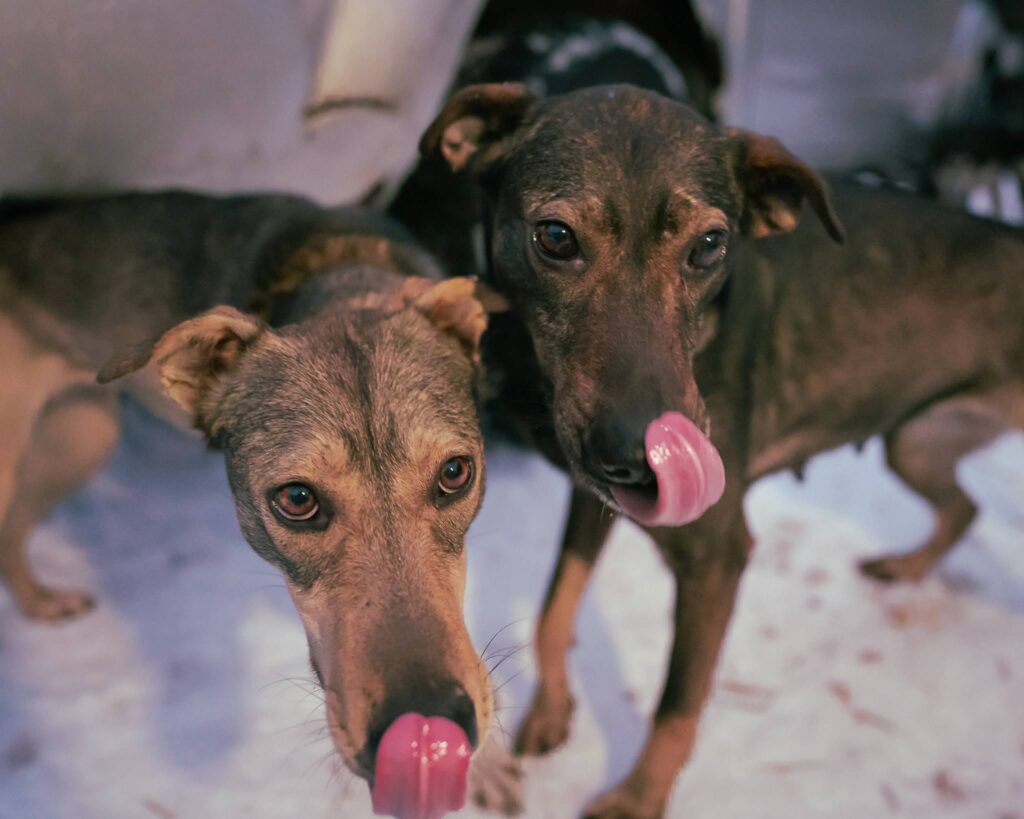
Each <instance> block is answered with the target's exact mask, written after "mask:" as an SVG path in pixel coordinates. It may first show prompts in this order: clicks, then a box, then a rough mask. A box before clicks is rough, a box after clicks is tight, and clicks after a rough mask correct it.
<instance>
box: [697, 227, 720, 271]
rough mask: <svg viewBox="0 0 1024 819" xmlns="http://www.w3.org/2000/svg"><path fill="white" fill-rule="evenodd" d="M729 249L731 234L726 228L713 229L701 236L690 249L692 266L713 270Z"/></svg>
mask: <svg viewBox="0 0 1024 819" xmlns="http://www.w3.org/2000/svg"><path fill="white" fill-rule="evenodd" d="M728 249H729V236H728V235H727V234H726V232H725V231H724V230H712V231H709V232H708V233H705V234H704V235H703V236H701V237H700V238H699V239H698V240H697V243H696V244H695V245H694V246H693V250H691V251H690V258H689V263H690V267H692V268H694V269H695V270H702V271H704V270H711V268H713V267H715V266H716V265H717V264H718V263H719V262H720V261H722V259H724V258H725V254H726V252H727V251H728Z"/></svg>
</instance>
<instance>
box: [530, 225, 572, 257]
mask: <svg viewBox="0 0 1024 819" xmlns="http://www.w3.org/2000/svg"><path fill="white" fill-rule="evenodd" d="M533 241H534V242H535V243H536V244H537V248H538V249H539V250H540V252H541V253H543V254H544V255H545V256H547V257H548V258H550V259H556V260H558V261H562V262H564V261H566V260H567V259H571V258H573V257H574V256H576V255H578V254H579V252H580V246H579V244H578V243H577V241H576V234H575V233H573V232H572V228H570V227H569V226H568V225H567V224H565V223H564V222H538V223H537V226H536V227H535V228H534V229H533Z"/></svg>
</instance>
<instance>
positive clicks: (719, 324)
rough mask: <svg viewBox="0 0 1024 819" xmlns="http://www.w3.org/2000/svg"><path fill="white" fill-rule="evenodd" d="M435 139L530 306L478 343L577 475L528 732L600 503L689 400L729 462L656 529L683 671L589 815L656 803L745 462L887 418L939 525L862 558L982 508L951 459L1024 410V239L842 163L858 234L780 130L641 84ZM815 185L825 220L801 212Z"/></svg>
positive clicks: (908, 565) (915, 559)
mask: <svg viewBox="0 0 1024 819" xmlns="http://www.w3.org/2000/svg"><path fill="white" fill-rule="evenodd" d="M421 149H422V152H423V153H424V155H425V157H426V158H427V159H428V160H429V159H430V158H431V157H437V156H441V157H443V158H444V159H445V160H446V161H447V163H448V164H449V165H450V166H451V167H452V168H454V169H456V170H467V171H468V172H469V173H470V174H471V175H472V176H473V177H475V178H476V179H477V180H478V181H479V183H480V185H481V187H482V190H483V191H484V195H485V200H486V203H487V209H488V211H489V213H490V220H489V224H488V225H487V233H488V247H489V261H490V267H491V269H490V271H489V275H490V276H491V277H492V281H491V283H492V284H493V285H495V286H496V287H497V288H498V289H499V291H501V292H502V293H503V294H504V295H506V296H507V297H508V298H509V301H510V302H511V304H512V308H513V312H512V314H511V315H510V317H509V318H508V319H507V320H502V321H500V322H498V321H496V322H495V323H494V324H493V326H492V329H491V331H490V332H489V333H488V337H487V338H485V342H484V344H485V360H487V361H488V362H489V366H490V365H491V364H493V365H495V368H496V369H497V370H499V371H500V372H501V373H502V375H503V380H502V382H501V383H502V385H503V394H502V404H503V406H504V407H505V408H506V409H508V410H510V411H511V413H512V414H513V415H515V416H516V417H517V418H519V419H520V420H521V421H522V423H523V424H524V426H525V427H526V428H527V429H528V430H529V431H530V432H531V433H532V434H533V439H534V441H535V442H537V444H538V446H539V447H540V448H541V449H542V450H543V451H545V453H546V454H548V455H549V456H550V457H552V458H554V459H555V460H556V461H557V462H559V463H561V464H563V465H565V466H566V467H567V468H568V469H569V470H570V472H571V474H572V477H573V479H574V481H575V483H576V485H577V487H578V488H577V489H576V490H575V491H574V493H573V498H572V508H571V510H570V514H569V521H568V525H567V528H566V531H565V535H564V539H563V542H562V552H561V555H560V558H559V562H558V566H557V569H556V572H555V576H554V579H553V581H552V584H551V586H550V589H549V592H548V595H547V600H546V602H545V605H544V611H543V614H542V616H541V619H540V623H539V626H538V630H537V641H536V650H537V658H538V664H539V676H540V681H539V688H538V691H537V693H536V697H535V699H534V702H533V705H532V707H531V709H530V711H529V713H528V714H527V717H526V719H525V721H524V723H523V725H522V727H521V729H520V733H519V737H518V745H519V748H520V749H521V750H522V751H523V752H526V753H543V752H546V751H549V750H551V749H552V748H555V747H557V746H558V745H560V744H561V743H562V742H563V741H564V740H565V737H566V735H567V732H568V729H569V722H570V716H571V712H572V697H571V695H570V691H569V684H568V672H567V667H566V654H567V651H568V649H569V647H570V645H571V644H572V623H573V618H574V615H575V612H576V609H577V606H578V604H579V601H580V597H581V595H582V593H583V590H584V588H585V585H586V583H587V579H588V577H589V575H590V573H591V570H592V568H593V565H594V561H595V559H596V557H597V555H598V553H599V551H600V549H601V545H602V542H603V541H604V539H605V537H606V535H607V533H608V530H609V528H610V526H611V523H612V515H611V514H608V512H607V511H606V507H611V508H612V509H619V510H621V504H617V503H616V500H615V493H617V492H618V493H620V494H619V496H620V497H622V490H623V488H625V489H628V490H631V491H634V492H636V493H640V494H642V493H644V492H647V493H651V492H653V491H657V490H656V489H655V484H654V482H653V476H652V465H653V464H654V461H652V460H650V459H649V458H648V456H647V452H646V451H645V449H646V446H645V430H647V429H648V427H649V425H651V422H652V421H653V420H654V419H655V418H658V417H659V416H661V414H662V413H665V412H666V411H676V412H679V413H683V414H685V416H688V418H689V419H691V420H692V422H693V423H694V424H696V425H697V426H698V427H700V428H701V429H702V430H703V431H704V432H705V433H707V434H709V435H710V436H711V439H712V441H713V443H714V444H715V446H716V447H717V449H718V450H719V452H720V453H721V456H722V460H723V461H724V465H725V470H726V487H725V494H724V496H723V497H722V498H721V500H720V501H719V502H718V504H717V505H715V506H713V507H712V508H711V509H710V510H709V511H708V512H707V513H706V514H705V515H704V516H703V517H701V518H700V519H698V520H697V521H695V522H693V523H691V524H689V525H687V526H684V527H677V528H667V527H658V528H649V529H648V531H649V534H650V535H651V537H652V538H653V539H654V540H655V542H656V543H657V544H658V546H659V548H660V550H661V552H662V554H663V555H664V557H665V560H666V562H667V564H668V566H669V568H670V570H671V571H672V572H673V574H674V575H675V579H676V583H677V592H676V604H675V641H674V644H673V648H672V653H671V659H670V662H669V670H668V677H667V680H666V683H665V687H664V693H663V695H662V698H661V702H660V705H659V706H658V709H657V713H656V715H655V719H654V725H653V729H652V731H651V733H650V735H649V737H648V740H647V743H646V746H645V747H644V749H643V752H642V754H641V756H640V759H639V760H638V762H637V763H636V766H635V767H634V769H633V771H632V772H631V773H630V774H629V776H628V777H627V778H626V779H625V781H624V782H622V783H621V784H619V785H618V786H617V787H615V788H614V789H613V790H612V791H611V792H609V793H608V794H606V795H605V796H603V797H602V798H600V799H598V800H597V801H595V802H594V803H593V804H592V805H591V806H590V807H589V808H588V809H587V812H586V813H587V816H591V817H656V816H660V815H661V814H662V813H663V811H664V808H665V804H666V800H667V798H668V796H669V792H670V788H671V785H672V783H673V781H674V780H675V778H676V774H677V773H678V772H679V770H680V768H681V767H682V766H683V764H684V763H685V762H686V760H687V759H688V757H689V756H690V753H691V750H692V748H693V744H694V739H695V735H696V730H697V724H698V718H699V715H700V712H701V707H702V705H703V703H704V701H705V699H706V697H707V694H708V691H709V687H710V684H711V678H712V674H713V670H714V668H715V664H716V659H717V657H718V653H719V647H720V645H721V642H722V639H723V636H724V634H725V631H726V627H727V625H728V622H729V619H730V615H731V612H732V607H733V601H734V599H735V595H736V590H737V587H738V584H739V580H740V577H741V575H742V572H743V569H744V566H745V565H746V562H747V559H748V555H749V553H750V548H751V538H750V535H749V533H748V530H747V527H746V525H745V523H744V518H743V510H742V499H743V495H744V492H745V491H746V489H747V487H748V486H749V485H750V484H751V482H752V481H754V480H756V479H757V478H758V477H760V476H762V475H766V474H768V473H770V472H774V471H777V470H781V469H787V468H799V467H800V465H802V464H803V462H804V461H805V460H806V459H807V458H809V457H811V456H812V455H814V454H815V453H818V452H821V451H823V450H827V449H830V448H833V447H836V446H839V445H841V444H844V443H846V442H851V441H853V442H861V441H863V440H865V439H866V438H868V437H869V436H872V435H876V434H881V435H883V436H884V437H885V443H886V449H887V453H888V460H889V464H890V466H891V467H892V469H893V470H894V471H895V472H896V473H897V474H898V475H899V476H900V477H901V478H902V479H903V480H904V481H905V482H906V483H907V485H908V486H910V487H911V488H912V489H914V490H915V491H916V492H918V493H919V494H921V495H922V496H923V497H924V498H926V499H927V500H928V501H930V502H931V504H932V506H933V508H934V511H935V516H936V528H935V532H934V534H933V535H932V537H931V538H930V539H929V540H928V542H927V543H925V544H924V545H923V546H922V547H921V548H919V549H917V550H916V551H914V552H912V553H910V554H908V555H901V556H892V557H884V558H881V559H878V560H874V561H870V562H868V563H866V564H865V566H864V568H865V570H866V571H867V572H868V573H870V574H872V575H874V576H875V577H878V578H882V579H904V578H918V577H921V576H922V575H924V574H925V573H926V572H927V571H928V569H929V568H930V567H931V566H932V565H934V563H935V562H936V561H937V560H939V559H940V558H941V557H942V555H944V554H945V553H946V552H947V551H948V550H949V549H950V548H951V547H952V545H953V544H954V543H955V542H956V541H957V539H958V538H959V537H960V535H961V534H962V533H963V532H964V530H965V528H966V527H967V526H968V524H969V523H970V521H971V520H972V518H973V517H974V514H975V506H974V504H973V503H972V502H971V500H970V499H969V498H968V497H967V495H966V494H964V492H963V491H962V490H961V489H960V488H959V486H958V485H957V483H956V479H955V474H954V467H955V465H956V463H957V461H958V459H959V458H961V457H962V456H963V455H965V454H966V453H968V452H970V451H972V450H973V449H975V448H977V447H979V446H980V445H982V444H984V443H985V442H987V441H989V440H991V439H992V438H993V437H994V436H995V435H997V434H998V433H999V432H1000V431H1001V430H1003V429H1005V428H1007V427H1013V426H1017V427H1020V426H1024V321H1022V319H1021V316H1022V315H1024V236H1022V234H1021V232H1020V231H1018V230H1014V229H1011V228H1008V227H1005V226H1002V225H999V224H995V223H992V222H988V221H984V220H981V219H977V218H973V217H971V216H969V215H967V214H964V213H960V212H956V211H953V210H949V209H945V208H943V207H940V206H937V205H935V204H932V203H929V202H926V201H923V200H919V199H915V198H913V197H911V196H908V195H903V194H898V193H894V192H883V191H868V190H863V189H858V188H854V187H845V186H844V187H839V188H837V190H836V193H835V203H836V208H835V212H838V213H840V214H842V218H843V221H844V222H845V224H846V225H847V226H848V229H849V234H848V236H847V237H846V242H845V244H843V243H842V241H843V230H842V228H841V227H840V223H839V219H838V218H837V217H836V215H835V212H834V211H833V206H832V200H831V198H830V196H829V194H828V192H827V190H826V186H825V184H824V183H823V182H822V180H821V179H820V178H819V177H818V176H817V175H816V174H815V173H814V172H812V171H811V169H810V168H808V167H807V166H806V165H804V164H803V163H802V162H800V161H799V160H798V159H796V158H795V157H794V156H792V155H791V154H790V153H789V152H788V151H787V150H786V149H785V148H784V147H783V146H782V145H781V144H779V143H778V142H777V141H776V140H774V139H770V138H767V137H763V136H758V135H755V134H752V133H746V132H743V131H739V130H733V129H724V128H720V127H717V126H715V125H712V124H711V123H709V122H708V121H707V120H706V119H704V118H703V117H702V116H700V115H699V114H697V113H696V112H694V111H693V110H692V109H690V108H688V107H686V106H685V105H682V104H679V103H676V102H673V101H671V100H668V99H666V98H664V97H661V96H658V95H657V94H654V93H651V92H647V91H642V90H640V89H637V88H633V87H629V86H605V87H594V88H588V89H584V90H579V91H574V92H572V93H568V94H565V95H564V96H559V97H553V98H550V99H537V98H535V97H533V96H532V95H531V94H530V93H529V92H528V91H527V89H526V88H525V87H524V86H522V85H519V84H514V83H510V84H495V85H479V86H474V87H468V88H465V89H463V90H461V91H459V92H458V93H456V94H455V95H454V96H453V97H452V98H451V100H450V101H449V102H448V104H447V105H446V107H445V108H444V110H443V111H442V112H441V114H440V115H439V116H438V118H437V119H436V121H435V122H434V123H433V124H432V125H431V126H430V128H429V130H428V131H427V132H426V134H425V136H424V137H423V140H422V143H421ZM436 193H437V192H436V191H435V194H436ZM805 200H806V201H807V202H808V203H809V204H810V206H811V208H812V209H813V211H814V213H815V215H816V216H817V220H816V221H815V220H811V221H809V222H808V221H807V220H804V222H802V223H800V225H799V227H798V219H799V215H800V211H801V206H802V203H803V202H804V201H805ZM755 240H757V241H755ZM649 461H650V463H649Z"/></svg>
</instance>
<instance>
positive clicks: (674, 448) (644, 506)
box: [612, 412, 725, 526]
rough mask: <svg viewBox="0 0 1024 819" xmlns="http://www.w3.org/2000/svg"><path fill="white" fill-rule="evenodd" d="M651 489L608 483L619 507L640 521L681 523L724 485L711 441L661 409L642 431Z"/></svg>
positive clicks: (702, 509) (691, 517)
mask: <svg viewBox="0 0 1024 819" xmlns="http://www.w3.org/2000/svg"><path fill="white" fill-rule="evenodd" d="M644 447H645V449H646V450H647V463H648V464H649V465H650V467H651V470H652V471H653V472H654V476H655V478H656V479H657V494H656V495H653V496H652V495H651V494H649V493H647V492H643V491H638V490H636V489H630V488H628V487H619V486H613V487H612V496H613V497H614V498H615V502H616V503H617V504H618V505H619V506H620V507H621V508H622V511H623V512H625V513H626V514H627V515H629V516H630V517H631V518H633V520H635V521H636V522H637V523H640V524H643V525H644V526H682V525H683V524H684V523H690V522H691V521H694V520H696V519H697V518H699V517H700V516H701V515H703V514H704V513H705V512H706V511H707V510H708V509H709V508H710V507H711V506H713V505H714V504H716V503H717V502H718V499H719V498H721V497H722V492H723V491H724V490H725V467H724V466H722V458H721V456H720V455H719V454H718V450H717V449H715V445H714V444H712V443H711V441H709V440H708V438H707V436H706V435H704V433H703V432H701V431H700V430H699V429H697V426H696V425H695V424H694V423H693V421H691V420H690V419H689V418H687V417H686V416H685V415H683V414H681V413H678V412H666V413H665V414H664V415H662V416H661V417H660V418H656V419H655V420H654V421H651V423H650V424H649V425H648V427H647V432H646V434H645V435H644Z"/></svg>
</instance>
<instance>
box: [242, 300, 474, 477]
mask: <svg viewBox="0 0 1024 819" xmlns="http://www.w3.org/2000/svg"><path fill="white" fill-rule="evenodd" d="M284 338H285V339H286V343H285V344H284V345H278V346H275V348H274V349H272V350H267V351H265V353H264V354H263V355H261V356H258V357H256V358H255V359H254V360H253V361H252V363H251V367H249V371H248V372H247V373H246V374H245V378H244V379H243V380H244V383H245V392H246V396H245V401H244V402H243V408H242V409H241V411H240V412H238V413H237V416H236V424H235V427H236V431H237V432H241V433H242V434H243V435H244V434H246V433H248V434H247V436H246V437H247V440H248V443H249V445H250V447H253V448H264V449H270V450H273V451H274V452H276V453H277V454H278V455H281V457H285V453H286V457H287V458H289V459H291V458H293V457H294V458H296V459H299V460H301V459H302V458H305V457H308V456H310V455H312V454H314V453H320V452H322V451H325V450H331V452H332V453H333V454H334V456H335V457H337V456H340V455H343V456H344V457H345V459H346V460H348V461H349V462H351V463H352V464H353V465H355V462H364V464H365V463H369V462H371V461H374V460H379V459H380V458H381V457H383V456H384V455H385V454H386V458H387V460H389V461H392V462H394V461H395V460H396V459H402V458H405V457H413V458H415V457H417V456H418V453H417V452H416V451H415V450H418V449H420V448H422V445H423V442H424V441H425V440H426V441H427V443H429V442H430V439H429V437H428V438H426V439H425V438H424V437H423V436H422V435H420V434H419V433H421V432H423V431H424V430H427V431H429V432H430V433H431V434H432V435H433V436H434V439H436V441H437V442H438V444H439V445H444V444H450V443H451V442H452V441H457V440H462V439H467V438H468V439H471V440H475V439H476V438H477V437H478V436H479V431H478V430H479V428H478V424H477V421H476V414H475V407H474V405H473V401H472V394H471V389H470V379H471V375H472V367H471V365H470V364H469V362H468V360H467V361H465V362H463V361H462V360H461V359H460V357H459V355H458V354H457V353H456V354H454V355H453V354H452V345H451V344H449V343H448V342H447V341H446V340H445V339H444V338H443V337H442V336H441V334H440V333H438V332H436V331H434V330H433V329H432V328H431V327H430V325H429V324H428V322H426V321H425V320H423V319H422V318H419V317H418V316H402V315H397V316H394V317H391V318H388V319H383V320H382V319H381V318H380V316H379V315H373V314H371V313H369V312H367V313H366V314H365V315H355V316H353V317H350V319H349V320H346V321H344V322H338V321H334V320H327V321H322V322H310V323H308V324H307V325H305V326H301V327H297V328H292V329H291V330H290V331H289V332H287V333H285V334H284Z"/></svg>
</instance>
